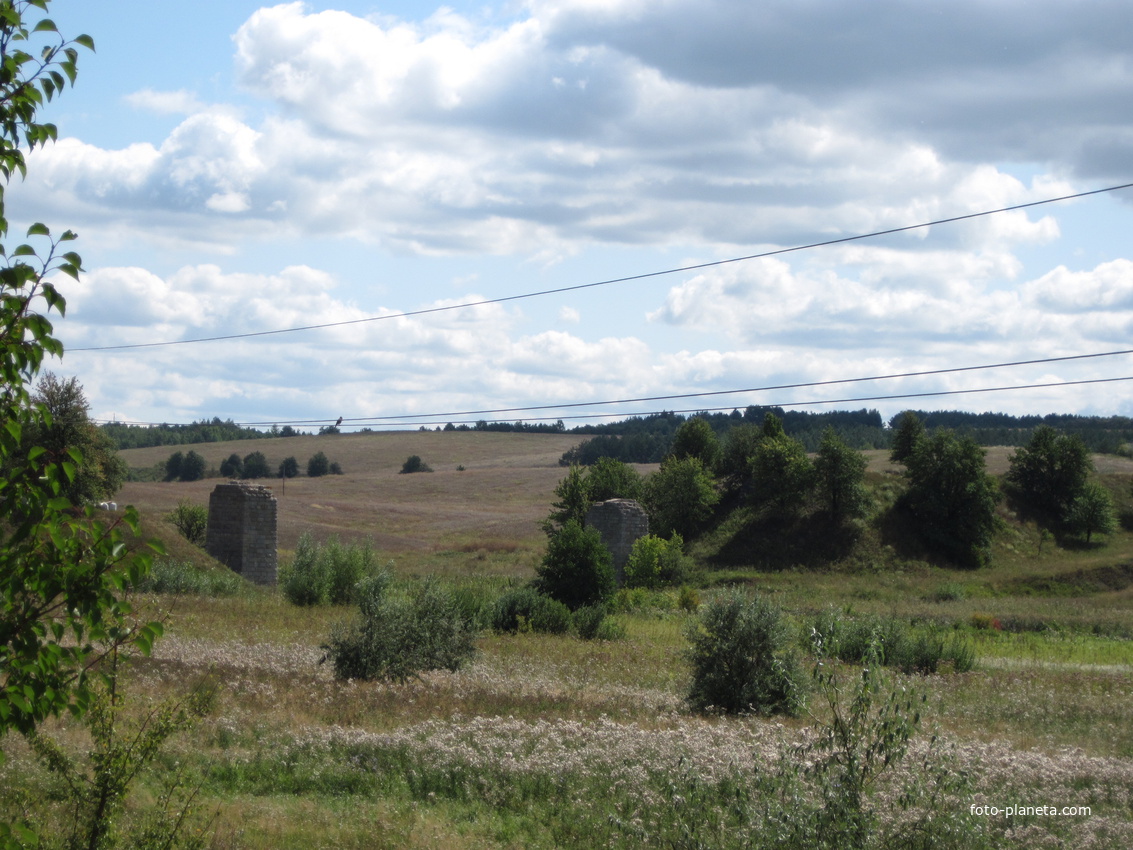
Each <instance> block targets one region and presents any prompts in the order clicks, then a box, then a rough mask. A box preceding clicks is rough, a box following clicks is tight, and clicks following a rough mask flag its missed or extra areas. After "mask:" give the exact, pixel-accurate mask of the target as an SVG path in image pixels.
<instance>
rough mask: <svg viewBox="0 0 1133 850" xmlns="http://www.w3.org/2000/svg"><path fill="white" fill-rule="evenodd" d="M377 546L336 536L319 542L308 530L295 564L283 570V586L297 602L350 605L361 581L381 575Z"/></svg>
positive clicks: (280, 583) (281, 572) (281, 587)
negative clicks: (376, 555) (347, 541)
mask: <svg viewBox="0 0 1133 850" xmlns="http://www.w3.org/2000/svg"><path fill="white" fill-rule="evenodd" d="M378 572H379V570H378V566H377V560H376V557H375V555H374V549H373V546H372V545H371V544H370V543H369V542H367V543H365V544H361V545H358V544H343V543H339V542H338V538H335V537H332V538H331V539H330V540H328V541H327V542H326V543H316V542H315V540H314V538H312V537H311V535H310V534H307V533H304V534H303V535H302V536H301V537H300V538H299V545H298V546H296V548H295V557H294V558H293V559H292V561H291V563H290V564H288V565H286V566H285V567H283V568H282V569H281V570H280V572H279V589H280V591H281V592H282V593H283V595H284V597H285V598H286V599H287V601H288V602H290V603H292V604H293V605H328V604H329V605H348V604H350V603H351V602H354V601H356V599H357V589H358V583H359V582H360V581H362V579H364V578H367V577H371V576H374V575H376V574H378Z"/></svg>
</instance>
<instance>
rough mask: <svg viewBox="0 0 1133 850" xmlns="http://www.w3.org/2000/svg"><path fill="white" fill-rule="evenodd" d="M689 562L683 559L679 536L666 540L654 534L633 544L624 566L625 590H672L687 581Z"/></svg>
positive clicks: (674, 535)
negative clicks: (649, 588) (648, 588)
mask: <svg viewBox="0 0 1133 850" xmlns="http://www.w3.org/2000/svg"><path fill="white" fill-rule="evenodd" d="M691 570H692V561H691V560H690V559H689V558H687V557H685V554H684V540H683V539H682V538H681V536H680V535H679V534H677V533H676V532H673V535H672V536H671V537H670V538H669V539H668V540H665V539H664V538H662V537H657V536H655V535H653V534H646V535H645V536H643V537H639V538H638V539H637V540H635V541H634V543H633V548H632V549H631V550H630V553H629V560H628V561H626V565H625V586H626V587H651V588H652V587H673V586H676V585H679V584H682V583H683V582H685V581H686V580H687V579H688V575H689V573H690V572H691Z"/></svg>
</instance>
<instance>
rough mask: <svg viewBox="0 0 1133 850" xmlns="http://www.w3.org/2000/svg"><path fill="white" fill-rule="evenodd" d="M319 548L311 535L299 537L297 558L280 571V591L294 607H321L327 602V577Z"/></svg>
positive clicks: (296, 550) (296, 548) (296, 549)
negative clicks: (321, 604)
mask: <svg viewBox="0 0 1133 850" xmlns="http://www.w3.org/2000/svg"><path fill="white" fill-rule="evenodd" d="M322 568H323V565H322V564H321V563H320V562H319V546H318V544H317V543H315V540H314V538H313V537H311V535H310V534H303V535H301V536H300V537H299V543H298V545H297V546H296V547H295V557H294V558H292V560H291V563H290V564H285V565H284V566H283V567H281V568H280V570H279V589H280V592H281V593H283V596H284V598H285V599H286V600H287V601H288V602H290V603H291V604H292V605H319V604H320V603H322V602H324V601H325V600H326V586H327V581H326V576H325V575H324V574H323V572H322Z"/></svg>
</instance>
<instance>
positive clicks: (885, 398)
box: [238, 375, 1133, 427]
mask: <svg viewBox="0 0 1133 850" xmlns="http://www.w3.org/2000/svg"><path fill="white" fill-rule="evenodd" d="M1120 381H1133V375H1128V376H1126V377H1122V378H1089V379H1084V380H1081V381H1050V382H1047V383H1042V384H1016V385H1012V386H1006V387H977V388H972V389H966V390H935V391H929V392H921V393H900V394H895V395H878V396H860V397H855V398H830V399H818V400H812V401H782V402H781V401H776V402H771V403H767V404H763V405H759V406H760V407H815V406H818V405H822V404H852V403H858V402H865V401H896V400H899V399H909V398H933V397H938V396H953V395H972V394H975V393H999V392H1012V391H1015V390H1037V389H1049V388H1051V387H1074V386H1080V385H1083V384H1112V383H1118V382H1120ZM734 409H735V408H734V407H732V406H728V407H691V408H686V409H684V410H653V411H648V412H640V413H634V414H632V415H634V416H656V415H658V414H661V413H718V412H721V411H726V410H734ZM625 415H626V414H625V412H624V411H622V412H617V413H596V414H595V413H592V414H585V415H584V414H579V415H576V416H535V417H528V418H527V419H526V420H524V421H529V422H549V421H551V420H565V419H593V418H595V417H603V418H605V417H615V416H625ZM472 423H473V420H467V421H464V422H460V423H456V422H454V423H453V424H454V425H455V424H464V425H467V424H472ZM238 424H247V423H238ZM363 424H364V423H363ZM374 424H386V425H395V426H401V427H406V426H422V425H436V424H438V423H437V422H386V423H378V422H376V421H375V423H374Z"/></svg>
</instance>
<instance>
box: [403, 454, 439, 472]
mask: <svg viewBox="0 0 1133 850" xmlns="http://www.w3.org/2000/svg"><path fill="white" fill-rule="evenodd" d="M432 471H433V468H432V467H431V466H429V464H427V463H425V461H423V460H421V457H420V455H410V456H409V457H408V458H406V460H405V463H403V464H402V465H401V474H402V475H408V474H410V473H412V472H432Z"/></svg>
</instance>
